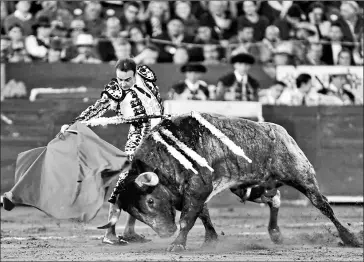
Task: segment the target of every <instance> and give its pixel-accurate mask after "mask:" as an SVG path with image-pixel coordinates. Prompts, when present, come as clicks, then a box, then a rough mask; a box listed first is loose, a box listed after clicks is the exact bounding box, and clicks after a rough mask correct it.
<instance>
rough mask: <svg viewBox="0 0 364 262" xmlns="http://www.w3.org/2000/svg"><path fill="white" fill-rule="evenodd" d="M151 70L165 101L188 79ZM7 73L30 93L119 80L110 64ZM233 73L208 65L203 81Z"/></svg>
mask: <svg viewBox="0 0 364 262" xmlns="http://www.w3.org/2000/svg"><path fill="white" fill-rule="evenodd" d="M150 67H151V69H152V70H153V71H154V72H155V74H156V75H157V84H158V86H159V88H160V92H161V94H162V98H163V99H165V98H166V94H167V91H168V90H169V88H170V87H171V86H172V85H173V84H174V83H177V82H178V81H179V80H182V79H184V76H183V74H182V73H181V72H180V70H179V69H180V66H178V65H175V64H156V65H151V66H150ZM5 71H6V80H7V81H9V80H11V79H15V80H17V81H22V82H24V83H25V85H26V87H27V89H28V91H29V90H30V89H32V88H37V87H38V88H39V87H53V88H61V87H79V86H86V87H88V88H91V89H98V90H101V89H102V88H103V87H104V85H105V84H107V83H108V81H109V80H110V79H111V78H113V77H115V69H114V68H113V66H112V65H110V64H98V65H92V64H90V65H88V64H73V63H68V64H64V63H52V64H48V63H16V64H6V70H5ZM231 71H232V67H231V65H213V66H208V72H207V73H206V74H205V75H204V76H203V79H204V80H205V81H206V82H208V83H209V84H216V83H217V80H218V79H219V77H221V76H223V75H224V74H226V73H228V72H231ZM250 74H251V75H252V76H253V77H254V78H256V79H259V83H260V85H261V86H262V87H263V88H266V87H269V86H270V85H271V84H272V83H273V79H271V78H270V77H269V76H268V75H267V74H266V73H264V71H263V70H262V68H261V67H260V66H258V65H255V66H254V67H252V69H251V70H250ZM29 93H30V92H29ZM98 95H99V94H98Z"/></svg>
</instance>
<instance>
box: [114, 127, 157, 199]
mask: <svg viewBox="0 0 364 262" xmlns="http://www.w3.org/2000/svg"><path fill="white" fill-rule="evenodd" d="M149 131H150V120H149V121H148V122H145V123H137V124H132V125H130V129H129V134H128V141H127V142H126V145H125V153H127V154H128V155H129V160H130V161H132V158H133V155H134V152H135V150H136V149H137V147H138V146H139V145H140V143H141V141H142V139H143V138H144V137H145V135H146V134H147V133H148V132H149ZM128 174H129V172H123V173H121V174H120V175H119V179H118V182H117V183H116V186H115V188H114V190H113V192H112V193H111V196H110V198H109V200H108V202H109V203H111V204H115V203H116V198H117V196H118V194H119V192H120V191H121V190H123V188H124V181H125V178H126V177H127V176H128Z"/></svg>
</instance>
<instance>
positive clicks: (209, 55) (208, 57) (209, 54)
mask: <svg viewBox="0 0 364 262" xmlns="http://www.w3.org/2000/svg"><path fill="white" fill-rule="evenodd" d="M202 51H203V64H204V65H219V64H221V59H220V57H221V50H220V49H219V47H218V46H217V45H215V44H205V45H204V46H203V49H202Z"/></svg>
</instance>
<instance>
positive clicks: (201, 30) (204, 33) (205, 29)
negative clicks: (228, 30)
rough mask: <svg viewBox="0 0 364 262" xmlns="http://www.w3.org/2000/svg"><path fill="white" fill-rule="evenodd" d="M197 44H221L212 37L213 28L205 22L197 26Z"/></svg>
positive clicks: (195, 40)
mask: <svg viewBox="0 0 364 262" xmlns="http://www.w3.org/2000/svg"><path fill="white" fill-rule="evenodd" d="M194 35H195V39H194V41H193V43H195V44H207V43H209V44H219V41H218V40H217V39H215V38H213V36H212V28H211V27H210V26H209V25H208V24H207V23H206V22H204V21H201V22H200V23H199V25H198V26H197V32H194Z"/></svg>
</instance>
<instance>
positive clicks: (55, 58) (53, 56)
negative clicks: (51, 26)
mask: <svg viewBox="0 0 364 262" xmlns="http://www.w3.org/2000/svg"><path fill="white" fill-rule="evenodd" d="M62 55H63V42H62V40H61V39H60V38H59V37H54V38H53V39H52V40H51V43H50V46H49V50H48V56H47V62H48V63H56V62H61V61H62Z"/></svg>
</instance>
